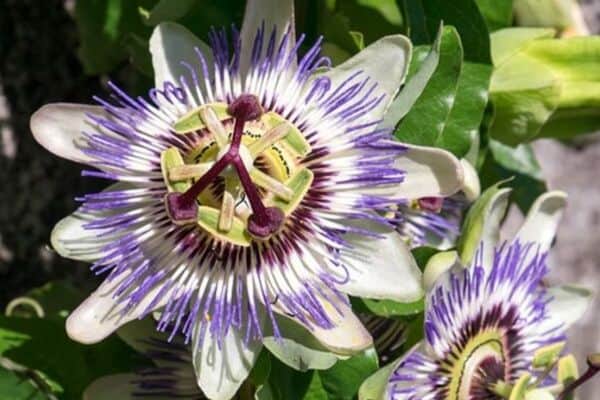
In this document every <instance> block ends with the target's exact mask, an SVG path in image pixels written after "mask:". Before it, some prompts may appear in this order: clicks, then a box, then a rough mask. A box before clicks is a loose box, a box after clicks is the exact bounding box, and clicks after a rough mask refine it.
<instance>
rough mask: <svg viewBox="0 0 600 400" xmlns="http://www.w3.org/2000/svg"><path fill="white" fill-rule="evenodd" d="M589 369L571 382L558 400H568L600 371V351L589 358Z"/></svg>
mask: <svg viewBox="0 0 600 400" xmlns="http://www.w3.org/2000/svg"><path fill="white" fill-rule="evenodd" d="M587 364H588V370H587V371H585V374H583V375H581V376H580V377H579V379H576V380H575V381H573V382H571V383H570V384H569V385H567V387H566V388H565V389H564V390H563V391H562V393H561V394H560V395H559V396H558V398H557V400H566V399H567V398H568V396H569V395H570V394H571V393H573V392H574V391H575V389H577V388H578V387H579V386H581V385H583V384H584V383H585V382H587V381H588V380H590V379H592V378H593V377H594V375H596V374H597V373H598V372H599V371H600V353H596V354H591V355H589V356H588V358H587Z"/></svg>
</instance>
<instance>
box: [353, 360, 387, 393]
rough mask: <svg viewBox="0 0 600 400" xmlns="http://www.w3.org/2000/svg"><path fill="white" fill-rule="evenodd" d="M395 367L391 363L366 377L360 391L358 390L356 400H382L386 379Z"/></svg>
mask: <svg viewBox="0 0 600 400" xmlns="http://www.w3.org/2000/svg"><path fill="white" fill-rule="evenodd" d="M395 366H396V363H395V362H392V363H390V364H388V365H386V366H385V367H383V368H381V369H380V370H378V371H377V372H375V373H374V374H373V375H371V376H370V377H368V378H367V379H366V380H365V381H364V382H363V383H362V385H360V389H359V390H358V399H359V400H384V395H385V389H386V387H387V384H388V379H389V377H390V375H391V374H392V372H393V371H394V367H395Z"/></svg>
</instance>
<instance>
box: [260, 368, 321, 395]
mask: <svg viewBox="0 0 600 400" xmlns="http://www.w3.org/2000/svg"><path fill="white" fill-rule="evenodd" d="M314 373H315V372H313V371H309V372H299V371H296V370H294V369H292V368H290V367H288V366H286V365H285V364H282V363H281V362H280V361H278V360H277V359H275V358H273V357H271V369H270V373H269V378H268V379H267V381H266V382H265V383H264V384H263V385H262V386H259V388H258V389H257V391H256V395H255V399H256V400H302V399H303V398H304V396H305V395H306V393H307V391H308V389H309V387H310V385H311V382H312V379H313V374H314Z"/></svg>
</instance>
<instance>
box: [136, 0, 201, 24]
mask: <svg viewBox="0 0 600 400" xmlns="http://www.w3.org/2000/svg"><path fill="white" fill-rule="evenodd" d="M196 1H197V0H177V1H173V0H160V1H159V2H158V3H157V4H156V5H155V6H154V8H152V10H150V11H146V10H145V9H142V10H141V13H142V17H144V23H145V24H147V25H150V26H156V25H158V24H160V23H161V22H165V21H177V20H178V19H180V18H181V17H183V16H184V15H186V14H187V13H188V12H189V11H190V9H191V8H192V7H193V6H194V4H195V3H196Z"/></svg>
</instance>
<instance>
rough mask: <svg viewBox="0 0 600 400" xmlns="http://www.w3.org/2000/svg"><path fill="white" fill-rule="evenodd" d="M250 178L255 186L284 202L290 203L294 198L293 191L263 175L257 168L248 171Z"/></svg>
mask: <svg viewBox="0 0 600 400" xmlns="http://www.w3.org/2000/svg"><path fill="white" fill-rule="evenodd" d="M250 177H252V180H253V181H254V183H255V184H257V185H258V186H260V187H261V188H263V189H266V190H268V191H270V192H273V193H275V194H276V195H277V196H279V197H281V198H282V199H283V200H285V201H290V200H292V198H293V197H294V191H293V190H292V189H290V188H289V187H287V186H285V184H283V183H282V182H279V181H278V180H277V179H275V178H273V177H272V176H270V175H267V174H265V173H264V172H262V171H261V170H259V169H258V168H254V169H252V170H251V171H250Z"/></svg>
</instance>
